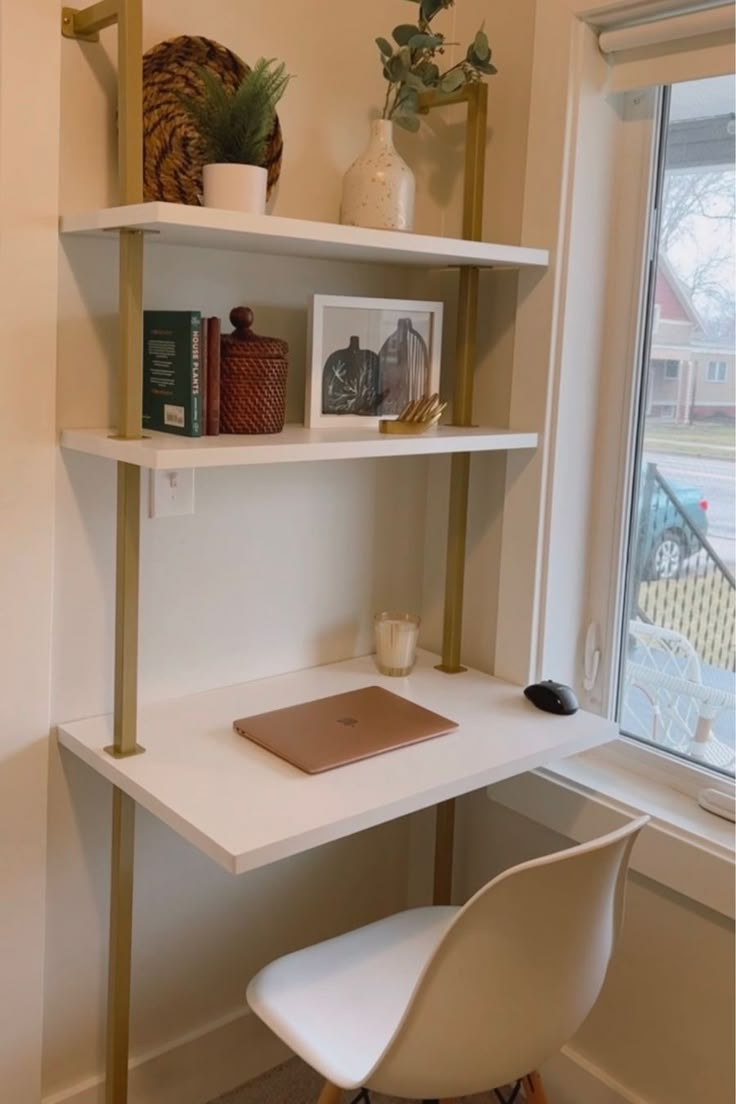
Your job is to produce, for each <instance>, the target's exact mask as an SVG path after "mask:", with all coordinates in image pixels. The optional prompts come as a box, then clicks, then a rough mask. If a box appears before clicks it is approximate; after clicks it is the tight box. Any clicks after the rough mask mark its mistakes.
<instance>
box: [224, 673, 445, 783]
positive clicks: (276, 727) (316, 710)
mask: <svg viewBox="0 0 736 1104" xmlns="http://www.w3.org/2000/svg"><path fill="white" fill-rule="evenodd" d="M233 727H234V728H235V731H236V732H238V733H239V734H240V735H241V736H245V737H246V739H248V740H252V741H253V742H254V743H256V744H259V745H260V746H261V747H263V748H266V750H268V751H271V752H273V753H274V755H278V756H279V757H280V758H281V759H285V760H286V761H287V762H288V763H291V764H292V765H293V766H295V767H298V768H299V769H300V770H303V771H306V772H307V773H308V774H319V773H320V772H321V771H326V770H331V769H332V768H333V767H341V766H345V765H346V764H348V763H356V762H358V760H360V759H368V758H370V757H371V756H372V755H380V754H381V753H382V752H384V751H392V750H394V749H395V748H400V747H406V746H407V745H409V744H416V743H419V742H420V741H422V740H429V739H431V738H432V737H434V736H442V735H443V734H444V733H446V732H452V731H453V730H454V729H456V728H457V727H458V725H457V723H456V722H455V721H451V720H449V719H448V718H447V717H442V716H440V714H439V713H432V712H431V711H430V710H429V709H424V708H423V706H421V705H416V703H415V702H411V701H408V700H407V699H406V698H402V697H400V696H399V695H398V694H392V693H391V692H390V691H389V690H384V689H383V688H382V687H381V686H366V687H364V688H362V689H360V690H349V691H348V692H347V693H345V694H333V695H332V696H331V697H328V698H318V699H317V700H316V701H310V702H302V703H300V704H299V705H290V706H287V707H286V708H285V709H274V710H272V711H271V712H269V713H258V714H256V715H255V716H253V717H242V718H240V719H239V720H237V721H234V722H233Z"/></svg>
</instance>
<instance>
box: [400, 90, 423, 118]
mask: <svg viewBox="0 0 736 1104" xmlns="http://www.w3.org/2000/svg"><path fill="white" fill-rule="evenodd" d="M395 110H396V111H397V112H398V113H399V114H401V115H407V114H409V115H415V114H416V113H417V111H418V110H419V93H418V92H417V91H416V89H415V88H409V87H407V85H403V86H402V88H401V91H400V92H399V97H398V99H397V101H396V108H395Z"/></svg>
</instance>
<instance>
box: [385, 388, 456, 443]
mask: <svg viewBox="0 0 736 1104" xmlns="http://www.w3.org/2000/svg"><path fill="white" fill-rule="evenodd" d="M446 407H447V403H443V402H440V397H439V395H438V394H434V395H426V396H425V397H424V398H423V399H414V400H413V401H412V402H410V403H408V404H407V405H406V406H405V407H404V409H403V410H402V411H401V413H400V414H399V416H398V418H396V419H395V420H391V419H388V418H384V419H382V421H381V422H380V423H379V429H380V431H381V433H406V434H411V433H415V434H416V433H424V432H425V431H426V430H428V429H429V428H430V426H434V425H437V423H438V422H439V420H440V418H441V417H442V413H443V411H444V410H445V408H446Z"/></svg>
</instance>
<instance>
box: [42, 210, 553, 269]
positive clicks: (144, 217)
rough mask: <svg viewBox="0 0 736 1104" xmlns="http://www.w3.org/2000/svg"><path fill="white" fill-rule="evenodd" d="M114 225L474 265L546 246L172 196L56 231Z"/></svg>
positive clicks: (522, 256)
mask: <svg viewBox="0 0 736 1104" xmlns="http://www.w3.org/2000/svg"><path fill="white" fill-rule="evenodd" d="M121 229H135V230H145V231H148V232H149V233H150V234H151V242H152V243H157V242H158V243H162V244H165V245H194V246H200V247H203V248H207V249H231V250H242V251H243V252H249V253H262V254H264V253H265V254H268V253H270V254H275V255H279V256H289V257H311V258H316V259H319V260H333V261H363V262H373V263H383V264H403V265H423V266H425V267H428V266H433V267H447V266H458V265H459V266H461V267H462V266H468V265H477V266H478V267H480V268H545V267H546V266H547V264H548V263H549V253H548V251H547V250H546V249H527V248H525V247H523V246H517V245H495V244H493V243H491V242H472V241H463V240H461V239H456V238H438V237H430V236H429V235H426V234H406V233H403V232H399V231H395V230H366V229H364V228H363V227H358V226H340V225H339V224H336V223H331V222H312V221H308V220H306V219H292V218H282V217H280V216H278V215H247V214H240V213H238V212H236V211H220V210H216V209H213V208H209V207H191V206H187V205H185V204H180V203H136V204H131V205H129V206H126V207H108V208H103V209H102V210H98V211H89V212H85V213H82V214H78V215H66V216H64V217H63V218H62V220H61V230H62V233H64V234H87V235H90V234H91V235H94V236H99V235H101V234H108V235H109V232H110V231H115V230H121Z"/></svg>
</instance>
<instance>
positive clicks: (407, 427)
mask: <svg viewBox="0 0 736 1104" xmlns="http://www.w3.org/2000/svg"><path fill="white" fill-rule="evenodd" d="M433 428H434V427H433V426H432V424H431V423H430V422H402V421H401V420H400V419H399V418H382V419H381V421H380V422H379V423H378V430H379V432H380V433H395V434H396V435H397V436H400V435H402V434H403V435H404V436H407V437H412V436H413V437H416V436H417V434H419V433H426V432H427V430H428V429H433Z"/></svg>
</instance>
